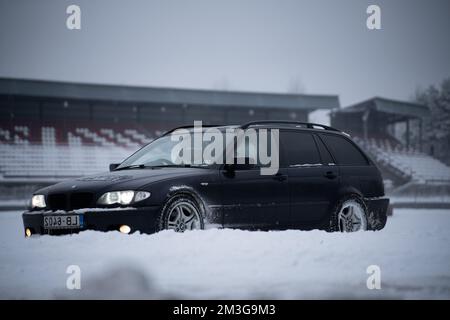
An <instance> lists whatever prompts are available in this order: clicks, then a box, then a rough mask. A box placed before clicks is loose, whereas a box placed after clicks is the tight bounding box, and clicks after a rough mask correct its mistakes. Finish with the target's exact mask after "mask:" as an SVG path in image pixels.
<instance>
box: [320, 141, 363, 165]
mask: <svg viewBox="0 0 450 320" xmlns="http://www.w3.org/2000/svg"><path fill="white" fill-rule="evenodd" d="M320 136H321V138H322V139H323V140H324V142H325V144H326V145H327V147H328V149H330V150H331V152H332V153H333V155H334V158H335V159H336V161H337V163H338V164H339V165H344V166H366V165H368V164H369V163H368V162H367V159H366V157H365V156H364V155H363V154H362V153H361V151H359V150H358V149H357V148H356V147H355V146H354V145H353V144H352V143H351V142H350V141H348V140H347V139H345V138H344V137H340V136H337V135H330V134H321V135H320Z"/></svg>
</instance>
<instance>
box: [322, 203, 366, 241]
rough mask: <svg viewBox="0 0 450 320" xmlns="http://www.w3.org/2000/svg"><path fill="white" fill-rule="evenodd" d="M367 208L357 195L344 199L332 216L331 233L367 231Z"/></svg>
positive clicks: (335, 208)
mask: <svg viewBox="0 0 450 320" xmlns="http://www.w3.org/2000/svg"><path fill="white" fill-rule="evenodd" d="M367 229H368V224H367V206H366V204H365V203H364V201H363V200H362V199H361V198H360V197H359V196H357V195H348V196H345V197H344V198H342V199H341V200H340V201H339V202H338V203H337V205H336V206H335V207H334V209H333V211H332V213H331V216H330V226H329V229H328V231H330V232H356V231H366V230H367Z"/></svg>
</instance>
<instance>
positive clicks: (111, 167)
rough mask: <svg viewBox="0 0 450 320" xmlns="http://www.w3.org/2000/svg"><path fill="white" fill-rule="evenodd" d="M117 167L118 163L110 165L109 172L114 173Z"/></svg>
mask: <svg viewBox="0 0 450 320" xmlns="http://www.w3.org/2000/svg"><path fill="white" fill-rule="evenodd" d="M118 166H120V163H111V164H110V165H109V171H114V170H115V169H116V168H117V167H118Z"/></svg>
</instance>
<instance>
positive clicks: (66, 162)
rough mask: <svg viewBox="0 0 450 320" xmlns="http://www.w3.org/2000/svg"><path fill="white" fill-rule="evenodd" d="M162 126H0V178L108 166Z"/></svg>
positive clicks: (59, 176) (43, 175)
mask: <svg viewBox="0 0 450 320" xmlns="http://www.w3.org/2000/svg"><path fill="white" fill-rule="evenodd" d="M161 132H162V130H156V129H155V130H153V131H152V133H151V134H148V133H146V132H144V131H143V130H141V129H140V128H138V127H136V126H133V125H128V126H120V127H119V126H109V127H108V126H103V125H100V126H93V125H89V124H82V125H80V124H76V125H70V124H69V125H67V124H66V125H65V126H58V125H56V124H53V125H49V124H46V125H43V126H33V125H14V126H12V127H8V126H5V125H3V126H2V127H0V179H4V180H5V179H8V180H14V179H24V178H32V179H38V180H39V179H44V180H45V179H48V178H54V179H63V178H66V177H78V176H83V175H86V174H92V173H96V172H102V171H106V170H108V164H109V163H116V162H121V161H123V160H124V159H125V158H126V157H127V156H129V155H130V154H131V153H133V152H134V151H136V150H137V149H138V148H139V147H141V146H142V145H144V144H146V143H148V142H150V141H151V140H152V139H153V137H154V136H156V135H159V134H161Z"/></svg>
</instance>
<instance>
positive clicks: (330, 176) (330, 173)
mask: <svg viewBox="0 0 450 320" xmlns="http://www.w3.org/2000/svg"><path fill="white" fill-rule="evenodd" d="M324 177H325V178H328V179H336V178H337V174H336V173H334V172H333V171H327V172H326V173H325V174H324Z"/></svg>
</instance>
